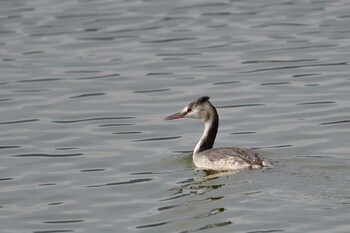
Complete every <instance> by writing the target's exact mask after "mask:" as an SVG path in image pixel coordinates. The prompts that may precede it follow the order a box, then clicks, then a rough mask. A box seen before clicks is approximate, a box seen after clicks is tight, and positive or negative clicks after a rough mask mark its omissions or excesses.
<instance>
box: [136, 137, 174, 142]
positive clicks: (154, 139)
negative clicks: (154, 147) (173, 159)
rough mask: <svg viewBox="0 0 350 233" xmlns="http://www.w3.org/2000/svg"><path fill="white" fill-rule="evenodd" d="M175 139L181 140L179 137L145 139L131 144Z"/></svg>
mask: <svg viewBox="0 0 350 233" xmlns="http://www.w3.org/2000/svg"><path fill="white" fill-rule="evenodd" d="M177 138H181V136H174V137H159V138H146V139H140V140H135V141H133V142H148V141H164V140H173V139H177Z"/></svg>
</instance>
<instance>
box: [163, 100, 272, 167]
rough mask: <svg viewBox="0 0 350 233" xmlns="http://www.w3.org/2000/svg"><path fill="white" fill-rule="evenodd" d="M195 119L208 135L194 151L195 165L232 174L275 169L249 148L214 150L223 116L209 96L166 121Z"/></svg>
mask: <svg viewBox="0 0 350 233" xmlns="http://www.w3.org/2000/svg"><path fill="white" fill-rule="evenodd" d="M180 118H194V119H198V120H201V121H202V122H203V123H204V132H203V134H202V136H201V138H200V140H199V142H198V143H197V145H196V147H195V148H194V151H193V163H194V165H195V166H196V167H197V168H199V169H203V170H214V171H230V170H238V169H244V168H262V167H273V165H272V164H271V163H270V162H269V161H267V160H266V159H265V158H264V157H263V156H261V155H260V154H258V152H256V151H254V150H252V149H249V148H240V147H227V148H213V145H214V142H215V138H216V134H217V132H218V127H219V116H218V113H217V111H216V108H215V107H214V106H213V105H212V104H211V102H210V101H209V97H208V96H202V97H200V98H198V99H196V100H194V101H193V102H191V103H189V104H188V105H186V106H185V108H184V109H183V110H182V111H180V112H178V113H175V114H172V115H170V116H167V117H166V118H164V120H175V119H180Z"/></svg>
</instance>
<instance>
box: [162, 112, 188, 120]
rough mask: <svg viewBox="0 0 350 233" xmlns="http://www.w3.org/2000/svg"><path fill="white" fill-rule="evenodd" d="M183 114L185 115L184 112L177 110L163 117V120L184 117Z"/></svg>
mask: <svg viewBox="0 0 350 233" xmlns="http://www.w3.org/2000/svg"><path fill="white" fill-rule="evenodd" d="M185 116H186V112H178V113H175V114H173V115H170V116H167V117H165V118H164V120H175V119H179V118H184V117H185Z"/></svg>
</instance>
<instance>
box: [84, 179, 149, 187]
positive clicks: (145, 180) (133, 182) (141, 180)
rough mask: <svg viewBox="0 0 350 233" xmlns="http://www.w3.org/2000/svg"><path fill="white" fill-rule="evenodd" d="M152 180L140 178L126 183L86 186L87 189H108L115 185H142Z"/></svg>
mask: <svg viewBox="0 0 350 233" xmlns="http://www.w3.org/2000/svg"><path fill="white" fill-rule="evenodd" d="M152 180H153V179H152V178H142V179H132V180H128V181H122V182H113V183H106V184H96V185H88V186H86V187H87V188H100V187H109V186H115V185H126V184H136V183H144V182H149V181H152Z"/></svg>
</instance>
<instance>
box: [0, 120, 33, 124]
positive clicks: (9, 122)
mask: <svg viewBox="0 0 350 233" xmlns="http://www.w3.org/2000/svg"><path fill="white" fill-rule="evenodd" d="M36 121H39V119H27V120H19V121H6V122H0V125H8V124H21V123H28V122H36Z"/></svg>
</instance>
